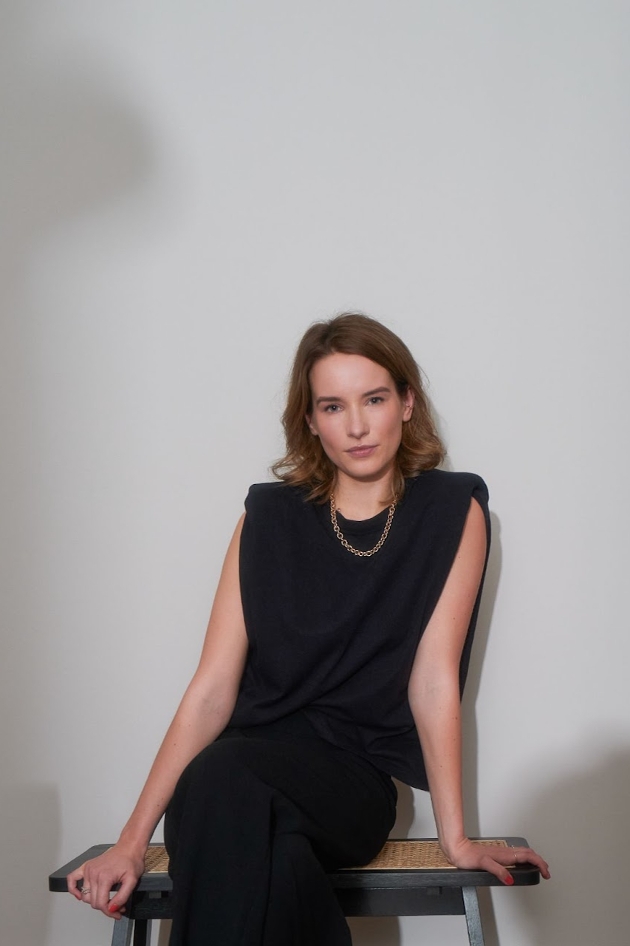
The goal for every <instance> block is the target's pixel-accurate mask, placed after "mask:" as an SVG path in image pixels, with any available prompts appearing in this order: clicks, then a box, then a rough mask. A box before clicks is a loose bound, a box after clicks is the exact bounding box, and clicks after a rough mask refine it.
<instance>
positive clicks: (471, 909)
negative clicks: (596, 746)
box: [49, 838, 540, 946]
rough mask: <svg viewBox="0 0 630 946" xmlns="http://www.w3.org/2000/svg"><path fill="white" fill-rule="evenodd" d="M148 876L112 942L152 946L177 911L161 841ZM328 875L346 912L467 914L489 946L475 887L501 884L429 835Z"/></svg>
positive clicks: (59, 877)
mask: <svg viewBox="0 0 630 946" xmlns="http://www.w3.org/2000/svg"><path fill="white" fill-rule="evenodd" d="M478 842H479V843H480V844H483V843H499V844H505V845H516V846H518V847H528V846H529V845H528V844H527V841H526V840H525V839H524V838H498V839H489V838H479V839H478ZM108 847H110V845H109V844H97V845H95V846H94V847H91V848H89V850H87V851H84V852H83V853H82V854H80V855H79V856H78V857H75V858H74V860H72V861H70V862H69V863H68V864H64V866H63V867H60V868H59V870H56V871H55V872H54V873H53V874H51V875H50V877H49V889H50V890H52V891H59V892H61V891H67V889H68V887H67V883H66V876H67V874H69V873H70V871H72V870H74V869H75V868H77V867H79V866H80V865H81V864H82V863H83V862H84V861H86V860H88V859H89V858H91V857H96V856H97V855H98V854H102V853H103V851H105V850H107V848H108ZM145 867H146V869H145V873H144V874H143V875H142V877H141V878H140V881H139V882H138V885H137V887H136V889H135V891H134V893H133V895H132V897H131V899H130V901H129V902H128V903H127V912H126V914H125V916H124V917H123V918H122V919H121V920H116V921H114V932H113V936H112V946H131V944H132V943H133V946H149V943H150V937H151V921H152V920H165V919H170V917H171V915H172V904H171V893H172V884H171V879H170V877H169V875H168V873H167V870H168V855H167V854H166V851H165V850H164V846H163V845H161V844H152V845H151V846H150V847H149V850H148V851H147V856H146V860H145ZM510 871H511V873H512V876H513V877H514V886H515V887H524V886H532V885H533V884H538V883H539V882H540V874H539V871H538V868H536V867H533V866H532V865H530V864H519V865H518V866H517V867H513V868H510ZM329 876H330V879H331V881H332V884H333V887H334V889H335V892H336V894H337V897H338V898H339V902H340V903H341V906H342V908H343V911H344V913H345V915H346V916H436V915H439V916H453V915H455V916H465V917H466V925H467V928H468V942H469V944H470V946H484V938H483V930H482V926H481V917H480V914H479V901H478V897H477V888H478V887H497V886H499V887H503V889H512V888H506V887H505V886H504V885H503V884H501V883H500V882H499V881H498V880H497V878H496V877H494V875H493V874H489V873H487V872H486V871H469V870H458V869H457V868H454V867H452V866H451V865H450V864H449V863H448V861H447V860H446V859H445V857H444V855H443V854H442V852H441V850H440V848H439V845H438V843H437V841H435V840H433V839H429V838H411V839H409V840H402V841H397V840H391V841H388V842H387V843H386V844H385V847H384V848H383V850H382V851H381V853H380V854H379V855H378V857H376V858H375V859H374V860H373V861H372V862H371V863H369V864H367V865H366V866H365V867H357V868H349V869H344V870H338V871H336V872H334V873H331V874H330V875H329Z"/></svg>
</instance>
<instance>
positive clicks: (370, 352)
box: [271, 312, 445, 502]
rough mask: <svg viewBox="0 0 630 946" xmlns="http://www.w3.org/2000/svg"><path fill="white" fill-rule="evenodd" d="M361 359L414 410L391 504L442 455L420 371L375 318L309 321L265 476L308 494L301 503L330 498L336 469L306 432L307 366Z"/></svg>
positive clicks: (400, 451) (352, 315)
mask: <svg viewBox="0 0 630 946" xmlns="http://www.w3.org/2000/svg"><path fill="white" fill-rule="evenodd" d="M337 353H341V354H344V355H363V357H364V358H369V359H370V361H374V362H376V364H378V365H381V366H382V367H383V368H385V369H386V370H387V371H389V373H390V375H391V377H392V379H393V381H394V383H395V385H396V390H397V391H398V394H399V395H400V396H401V397H402V396H403V395H404V394H406V393H407V391H409V390H411V391H413V394H414V406H413V412H412V415H411V417H410V419H409V420H408V421H407V422H406V423H404V424H403V430H402V440H401V442H400V446H399V448H398V452H397V454H396V464H395V468H394V481H393V496H392V499H395V500H398V499H400V498H401V496H402V494H403V492H404V488H405V483H404V480H405V477H407V476H417V475H418V473H420V472H422V470H432V469H434V468H435V467H436V466H438V465H439V464H440V463H441V462H442V460H443V459H444V456H445V450H444V446H443V444H442V441H441V440H440V438H439V436H438V433H437V430H436V428H435V424H434V422H433V418H432V416H431V409H430V406H429V400H428V398H427V395H426V394H425V391H424V388H423V384H422V377H421V371H420V368H419V367H418V365H417V364H416V362H415V361H414V358H413V355H412V354H411V352H410V351H409V349H408V348H407V346H406V345H405V343H404V342H403V341H401V339H400V338H398V336H397V335H395V334H394V333H393V332H392V331H391V330H390V329H388V328H386V327H385V326H384V325H382V324H381V323H380V322H377V321H376V319H372V318H370V317H369V316H367V315H362V314H360V313H358V312H344V313H343V314H341V315H337V316H336V317H335V318H333V319H329V320H328V321H325V322H315V323H314V324H313V325H311V326H310V328H308V329H307V330H306V332H305V333H304V336H303V337H302V341H301V342H300V344H299V345H298V349H297V352H296V354H295V360H294V362H293V368H292V371H291V378H290V381H289V392H288V396H287V405H286V408H285V411H284V413H283V415H282V425H283V427H284V435H285V440H286V453H285V455H284V457H282V459H281V460H278V461H277V463H274V464H273V466H272V467H271V472H272V473H273V474H274V476H276V477H277V478H278V479H280V480H284V482H285V483H289V484H291V485H292V486H301V487H304V488H306V489H307V490H308V496H307V498H308V499H310V500H316V501H318V502H326V501H327V500H328V499H330V497H331V495H332V492H333V489H334V485H335V478H336V467H335V465H334V464H333V463H332V462H331V461H330V460H329V458H328V457H327V456H326V453H325V452H324V449H323V447H322V445H321V442H320V440H319V437H314V436H313V434H312V433H311V431H310V430H309V427H308V423H307V420H306V416H307V414H308V415H310V414H311V413H312V399H311V385H310V373H311V370H312V368H313V365H314V364H315V362H316V361H319V360H320V358H325V357H326V356H327V355H333V354H337Z"/></svg>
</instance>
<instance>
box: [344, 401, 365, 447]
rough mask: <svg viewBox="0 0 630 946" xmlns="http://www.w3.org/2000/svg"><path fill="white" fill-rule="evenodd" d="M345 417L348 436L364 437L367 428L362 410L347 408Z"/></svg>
mask: <svg viewBox="0 0 630 946" xmlns="http://www.w3.org/2000/svg"><path fill="white" fill-rule="evenodd" d="M346 417H347V419H348V427H347V432H348V436H349V437H354V438H355V439H356V440H359V439H360V438H361V437H365V435H366V434H367V432H368V430H369V425H368V420H367V417H366V416H365V414H364V413H363V411H362V410H360V409H359V408H355V409H352V410H348V412H347V414H346Z"/></svg>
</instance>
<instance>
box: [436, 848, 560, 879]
mask: <svg viewBox="0 0 630 946" xmlns="http://www.w3.org/2000/svg"><path fill="white" fill-rule="evenodd" d="M451 861H452V863H453V864H454V865H455V866H456V867H460V868H463V869H465V870H486V871H488V873H490V874H493V875H494V876H495V877H496V878H497V879H498V880H500V881H501V883H503V884H506V885H507V886H511V885H512V884H513V883H514V877H513V876H512V874H511V873H510V868H513V867H520V866H521V865H523V864H531V865H533V866H534V867H537V868H538V870H539V871H540V873H541V875H542V876H543V877H544V878H545V879H546V880H548V879H549V877H550V876H551V875H550V873H549V865H548V864H547V862H546V861H545V860H544V859H543V858H542V857H541V856H540V854H537V853H536V851H534V850H532V848H530V847H517V846H514V847H503V846H502V845H498V844H497V845H494V844H491V845H487V844H484V845H481V844H475V843H474V842H473V841H470V840H465V841H463V842H462V844H461V845H459V846H458V849H457V851H456V852H453V856H452V858H451Z"/></svg>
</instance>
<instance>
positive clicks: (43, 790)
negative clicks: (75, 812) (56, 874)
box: [0, 782, 61, 946]
mask: <svg viewBox="0 0 630 946" xmlns="http://www.w3.org/2000/svg"><path fill="white" fill-rule="evenodd" d="M0 811H2V843H1V847H2V861H3V871H2V883H0V942H1V943H5V944H7V946H34V944H39V943H45V942H47V935H48V932H49V923H50V915H51V910H52V903H51V897H50V894H49V893H48V891H47V889H46V876H47V875H48V874H49V873H50V872H51V871H53V870H54V869H55V868H56V867H58V866H59V865H58V864H56V863H55V859H56V858H57V856H58V852H59V846H60V840H61V814H60V802H59V792H58V789H57V787H56V786H55V785H52V784H45V783H44V784H42V783H39V784H38V783H31V782H27V783H24V784H15V785H11V786H6V787H3V788H2V789H1V790H0ZM21 902H22V903H23V905H22V906H20V903H21Z"/></svg>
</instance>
